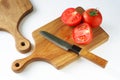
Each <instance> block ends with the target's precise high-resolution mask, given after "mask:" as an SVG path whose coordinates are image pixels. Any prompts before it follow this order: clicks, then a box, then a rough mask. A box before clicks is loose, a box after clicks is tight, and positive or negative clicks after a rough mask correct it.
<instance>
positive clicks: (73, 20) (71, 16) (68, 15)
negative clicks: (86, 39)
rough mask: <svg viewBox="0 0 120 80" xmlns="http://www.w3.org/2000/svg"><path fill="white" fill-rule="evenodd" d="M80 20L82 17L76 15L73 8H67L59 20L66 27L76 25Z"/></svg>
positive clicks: (78, 14)
mask: <svg viewBox="0 0 120 80" xmlns="http://www.w3.org/2000/svg"><path fill="white" fill-rule="evenodd" d="M81 19H82V15H81V14H80V13H78V12H77V11H76V10H75V8H68V9H66V10H65V11H64V12H63V13H62V15H61V20H62V21H63V22H64V23H65V24H67V25H68V26H76V25H78V24H79V23H80V22H81Z"/></svg>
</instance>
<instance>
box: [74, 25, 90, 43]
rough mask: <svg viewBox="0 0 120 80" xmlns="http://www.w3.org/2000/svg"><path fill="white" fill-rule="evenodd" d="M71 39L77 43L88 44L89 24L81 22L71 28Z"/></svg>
mask: <svg viewBox="0 0 120 80" xmlns="http://www.w3.org/2000/svg"><path fill="white" fill-rule="evenodd" d="M73 40H74V42H75V43H77V44H89V43H90V42H91V41H92V30H91V27H90V26H89V24H87V23H82V24H79V25H78V26H76V27H75V28H74V29H73Z"/></svg>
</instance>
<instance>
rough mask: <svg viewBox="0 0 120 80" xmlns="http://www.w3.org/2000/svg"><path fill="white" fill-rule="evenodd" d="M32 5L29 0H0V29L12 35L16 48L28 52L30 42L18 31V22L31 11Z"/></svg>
mask: <svg viewBox="0 0 120 80" xmlns="http://www.w3.org/2000/svg"><path fill="white" fill-rule="evenodd" d="M32 9H33V7H32V5H31V3H30V1H29V0H0V30H4V31H7V32H9V33H10V34H12V35H13V37H14V38H15V41H16V48H17V49H18V50H19V51H20V52H22V53H25V52H28V51H29V50H30V48H31V45H30V42H29V41H28V40H27V39H25V38H24V37H23V36H22V35H21V33H20V32H19V28H18V26H19V23H20V21H21V20H22V18H23V17H25V16H26V15H27V14H28V13H30V12H31V11H32Z"/></svg>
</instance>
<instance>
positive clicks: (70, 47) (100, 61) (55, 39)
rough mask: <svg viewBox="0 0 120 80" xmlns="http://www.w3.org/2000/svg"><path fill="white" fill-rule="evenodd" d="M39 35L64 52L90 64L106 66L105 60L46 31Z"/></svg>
mask: <svg viewBox="0 0 120 80" xmlns="http://www.w3.org/2000/svg"><path fill="white" fill-rule="evenodd" d="M40 34H41V35H42V36H43V37H44V38H46V39H47V40H49V41H50V42H52V43H54V44H55V45H57V46H59V47H61V48H62V49H64V50H66V51H73V52H74V53H76V54H77V55H78V56H82V57H84V58H86V59H88V60H90V61H92V62H94V63H95V64H97V65H99V66H101V67H103V68H104V67H105V66H106V64H107V60H105V59H103V58H101V57H99V56H97V55H95V54H93V53H91V52H89V51H87V50H86V49H84V48H81V47H79V46H76V45H72V44H70V43H68V42H66V41H64V40H62V39H60V38H59V37H56V36H54V35H53V34H50V33H48V32H46V31H40Z"/></svg>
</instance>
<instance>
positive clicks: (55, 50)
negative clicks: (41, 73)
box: [12, 7, 109, 72]
mask: <svg viewBox="0 0 120 80" xmlns="http://www.w3.org/2000/svg"><path fill="white" fill-rule="evenodd" d="M77 10H79V11H81V13H82V12H83V11H84V10H83V9H82V8H81V7H79V8H77ZM72 29H73V27H69V26H67V25H65V24H64V23H63V22H62V21H61V20H60V18H57V19H55V20H53V21H51V22H50V23H48V24H46V25H44V26H42V27H40V28H39V29H37V30H35V31H34V32H33V33H32V35H33V38H34V40H35V49H34V51H33V53H32V54H31V55H30V56H28V57H26V58H23V59H19V60H16V61H15V62H13V65H12V69H13V71H14V72H21V71H22V70H24V68H25V67H26V66H27V65H28V64H29V63H31V62H33V61H36V60H42V61H46V62H48V63H50V64H52V65H53V66H55V67H56V68H57V69H60V68H62V67H64V66H66V65H67V64H69V63H71V62H72V61H74V60H76V59H78V58H80V56H78V55H77V54H75V53H73V52H72V51H65V50H63V49H62V48H60V47H58V46H56V45H54V44H53V43H51V42H49V41H48V40H46V39H45V38H43V36H42V35H40V31H47V32H50V33H51V34H54V35H55V36H57V37H59V38H61V39H63V40H65V41H67V42H68V43H71V44H75V43H74V42H73V40H72V37H71V34H72ZM93 37H94V38H93V41H92V42H91V43H90V44H88V45H78V44H75V45H77V46H79V47H82V48H84V49H86V50H88V51H91V50H92V49H94V48H96V47H98V46H99V45H101V44H103V43H104V42H105V41H107V40H108V37H109V36H108V34H107V33H106V32H105V31H104V30H103V29H102V28H101V27H98V28H95V29H93ZM84 55H85V54H82V56H84ZM93 55H94V54H93ZM93 55H92V56H93ZM88 57H90V56H89V55H88ZM88 57H86V58H88ZM93 57H94V58H93V59H92V58H91V57H90V58H89V59H91V61H92V60H93V61H94V59H96V58H95V57H96V56H93ZM101 59H102V58H101ZM94 62H95V61H94ZM106 62H107V61H105V62H103V64H106ZM95 63H96V62H95ZM100 65H102V64H101V63H100ZM103 67H104V65H103Z"/></svg>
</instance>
